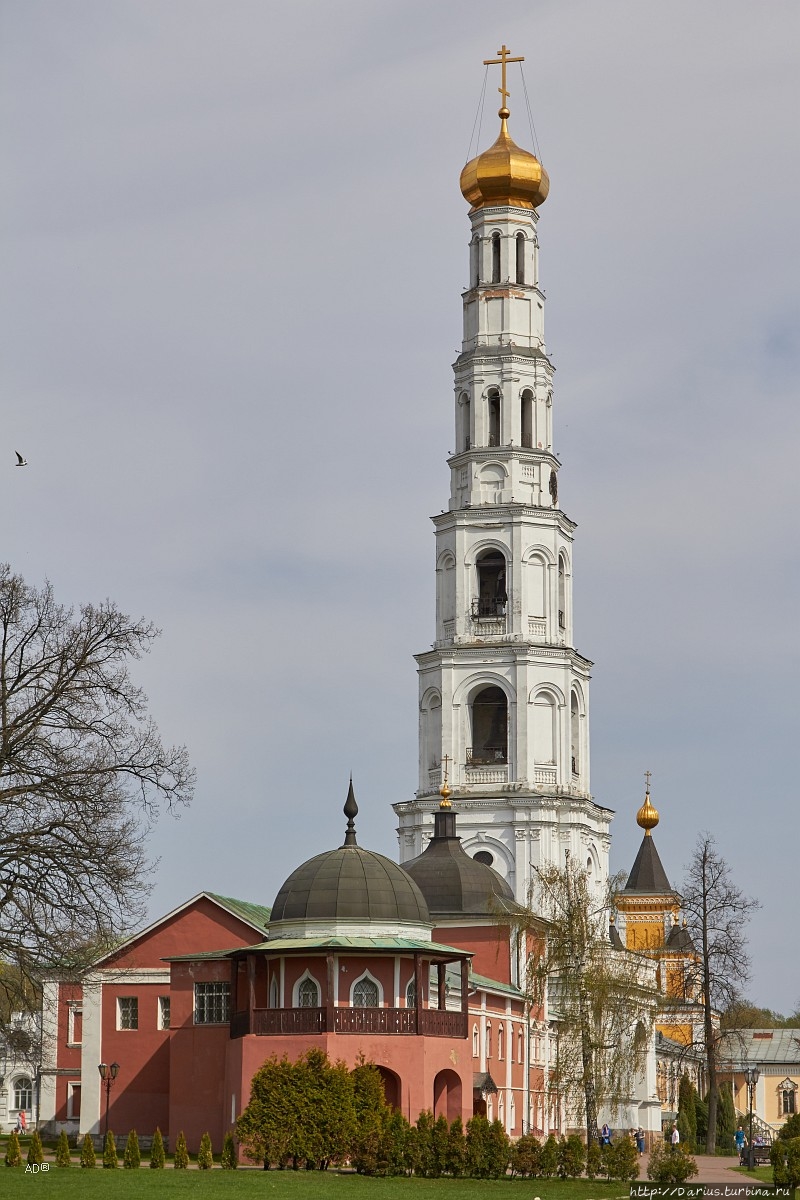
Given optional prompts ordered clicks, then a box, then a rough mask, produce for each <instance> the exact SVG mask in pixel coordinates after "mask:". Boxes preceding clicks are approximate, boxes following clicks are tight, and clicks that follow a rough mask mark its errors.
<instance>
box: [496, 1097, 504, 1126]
mask: <svg viewBox="0 0 800 1200" xmlns="http://www.w3.org/2000/svg"><path fill="white" fill-rule="evenodd" d="M505 1116H506V1107H505V1104H504V1103H503V1093H502V1092H501V1093H500V1095H499V1096H498V1097H497V1119H498V1121H499V1122H500V1124H501V1125H502V1126H503V1127H505Z"/></svg>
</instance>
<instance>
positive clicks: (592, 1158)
mask: <svg viewBox="0 0 800 1200" xmlns="http://www.w3.org/2000/svg"><path fill="white" fill-rule="evenodd" d="M602 1170H603V1152H602V1150H601V1149H600V1146H599V1144H598V1143H597V1142H592V1144H591V1146H589V1147H587V1150H586V1176H587V1178H588V1179H597V1177H598V1175H600V1174H601V1172H602Z"/></svg>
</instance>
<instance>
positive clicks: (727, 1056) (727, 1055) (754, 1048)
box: [720, 1029, 800, 1065]
mask: <svg viewBox="0 0 800 1200" xmlns="http://www.w3.org/2000/svg"><path fill="white" fill-rule="evenodd" d="M720 1058H721V1059H724V1060H725V1061H726V1062H733V1063H786V1064H787V1065H800V1029H740V1030H737V1031H736V1032H735V1033H726V1034H725V1036H724V1037H723V1039H722V1043H721V1045H720Z"/></svg>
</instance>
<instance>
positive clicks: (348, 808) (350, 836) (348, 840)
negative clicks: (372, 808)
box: [344, 775, 358, 846]
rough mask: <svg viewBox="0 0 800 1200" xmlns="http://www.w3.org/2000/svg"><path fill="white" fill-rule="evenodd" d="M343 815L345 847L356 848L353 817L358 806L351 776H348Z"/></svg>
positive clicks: (356, 813) (355, 815) (356, 814)
mask: <svg viewBox="0 0 800 1200" xmlns="http://www.w3.org/2000/svg"><path fill="white" fill-rule="evenodd" d="M344 815H345V816H346V817H347V832H346V833H345V835H344V844H345V846H357V845H358V842H357V841H356V824H355V817H357V816H358V805H357V804H356V798H355V794H354V792H353V776H352V775H351V776H350V787H349V789H348V792H347V799H346V800H345V802H344Z"/></svg>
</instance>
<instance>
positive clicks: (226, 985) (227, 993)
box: [193, 979, 231, 1029]
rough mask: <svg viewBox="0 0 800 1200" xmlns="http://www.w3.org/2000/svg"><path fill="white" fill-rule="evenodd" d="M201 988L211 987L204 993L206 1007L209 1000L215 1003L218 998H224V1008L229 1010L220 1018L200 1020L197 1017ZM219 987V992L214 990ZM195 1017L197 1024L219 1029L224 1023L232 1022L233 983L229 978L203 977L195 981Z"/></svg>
mask: <svg viewBox="0 0 800 1200" xmlns="http://www.w3.org/2000/svg"><path fill="white" fill-rule="evenodd" d="M201 988H203V989H206V988H207V989H209V991H208V992H207V993H204V995H203V1000H204V1008H205V1007H207V1005H208V1001H209V1000H210V1001H212V1002H214V1003H215V1002H216V1000H217V999H218V998H219V999H221V1000H222V1002H223V1008H224V1009H227V1012H225V1014H224V1016H222V1017H220V1018H219V1020H216V1021H208V1020H202V1021H199V1020H198V1019H197V1018H198V1014H199V1011H200V1010H199V1005H198V1000H199V998H200V989H201ZM217 988H218V989H219V991H218V992H216V991H214V990H213V989H217ZM193 1018H194V1024H195V1025H203V1026H212V1027H216V1028H217V1029H219V1027H220V1026H222V1025H228V1024H229V1023H230V1019H231V985H230V982H229V981H228V980H227V979H202V980H200V981H199V982H198V983H195V985H194V1013H193Z"/></svg>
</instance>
